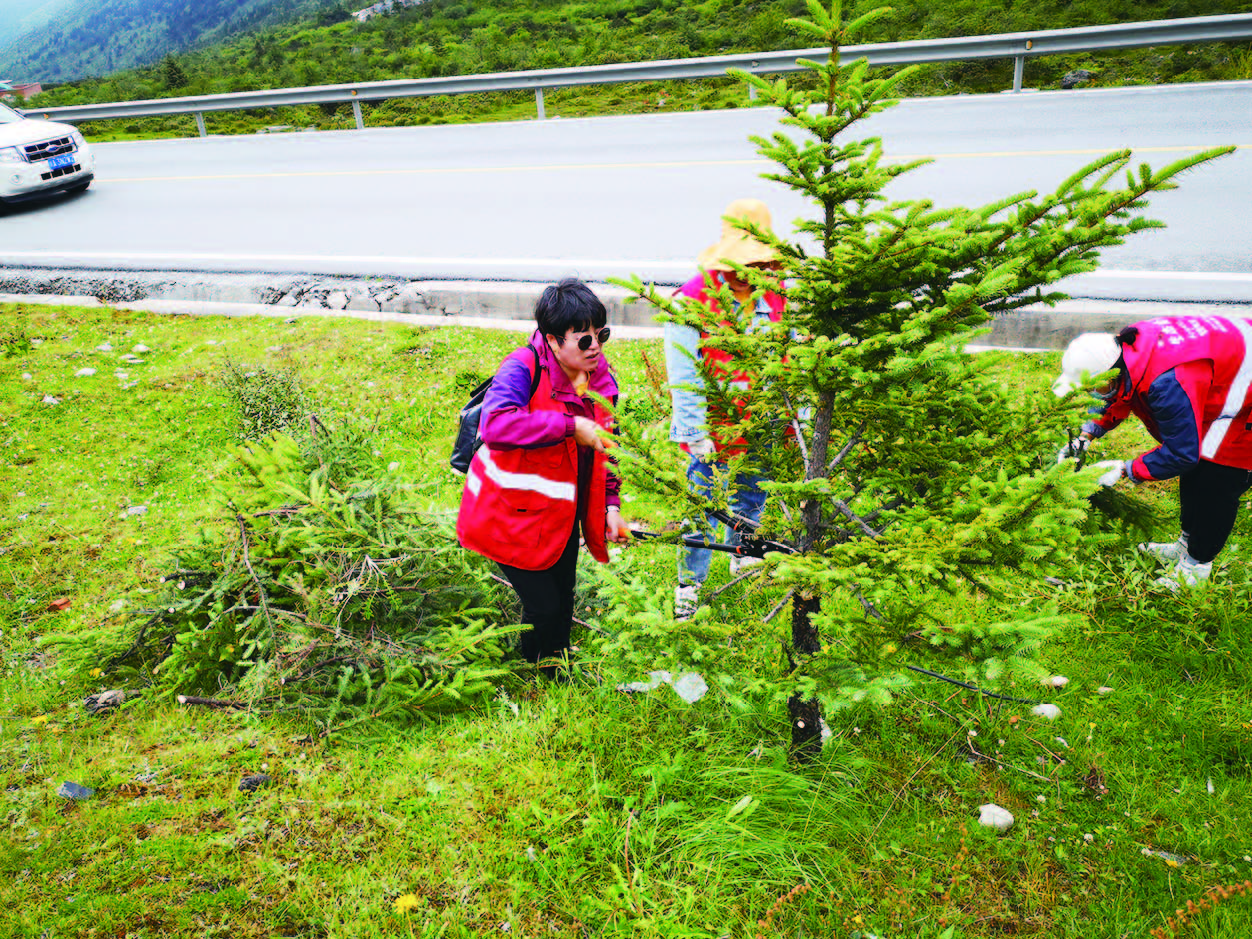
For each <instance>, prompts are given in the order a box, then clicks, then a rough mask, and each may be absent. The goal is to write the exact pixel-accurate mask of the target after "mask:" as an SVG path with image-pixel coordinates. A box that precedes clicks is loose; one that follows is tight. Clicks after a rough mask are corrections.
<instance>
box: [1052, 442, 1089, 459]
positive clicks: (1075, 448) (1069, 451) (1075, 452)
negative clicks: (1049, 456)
mask: <svg viewBox="0 0 1252 939" xmlns="http://www.w3.org/2000/svg"><path fill="white" fill-rule="evenodd" d="M1090 442H1091V441H1089V440H1088V439H1087V438H1086V437H1075V438H1074V439H1073V440H1071V441H1068V442H1067V443H1063V444H1061V449H1059V450H1057V451H1056V462H1058V463H1064V462H1065V461H1066V460H1076V459H1078V458H1079V457H1080V456H1082V454H1083V452H1084V451H1085V450H1086V449H1087V445H1088V444H1089V443H1090Z"/></svg>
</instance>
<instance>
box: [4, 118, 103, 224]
mask: <svg viewBox="0 0 1252 939" xmlns="http://www.w3.org/2000/svg"><path fill="white" fill-rule="evenodd" d="M95 170H96V160H95V157H93V156H92V155H91V148H90V147H88V146H87V141H85V140H83V135H82V134H80V133H79V132H78V131H76V130H75V129H74V128H73V127H71V126H70V125H69V124H57V123H55V122H54V121H39V120H35V119H33V118H27V117H24V116H23V115H21V114H19V113H18V112H17V111H14V110H13V109H12V108H10V107H8V106H6V105H3V104H0V205H3V204H5V203H10V202H22V201H24V200H26V199H37V198H39V197H40V196H43V195H47V194H49V193H53V192H57V191H64V192H82V191H83V190H84V189H86V188H87V187H88V186H90V185H91V181H92V180H93V179H94V178H95V175H96V173H95Z"/></svg>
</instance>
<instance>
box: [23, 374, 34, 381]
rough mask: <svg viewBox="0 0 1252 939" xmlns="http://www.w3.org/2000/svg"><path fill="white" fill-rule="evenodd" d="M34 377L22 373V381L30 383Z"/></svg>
mask: <svg viewBox="0 0 1252 939" xmlns="http://www.w3.org/2000/svg"><path fill="white" fill-rule="evenodd" d="M34 377H35V376H34V375H32V374H31V373H30V372H22V381H30V380H31V379H32V378H34Z"/></svg>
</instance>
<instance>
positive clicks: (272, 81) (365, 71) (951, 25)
mask: <svg viewBox="0 0 1252 939" xmlns="http://www.w3.org/2000/svg"><path fill="white" fill-rule="evenodd" d="M879 5H881V4H880V3H879V0H861V2H858V3H855V4H849V8H850V10H854V11H855V12H861V11H864V10H866V9H871V8H873V7H876V6H879ZM893 7H894V9H895V11H896V12H895V15H894V16H893V17H891V18H890V19H889V20H887V21H885V22H883V23H882V24H880V25H877V26H875V27H874V31H873V32H872V33H871V34H870V35H869V36H868V37H867V39H868V40H870V41H876V42H878V41H895V40H903V39H925V38H936V37H945V36H962V35H977V34H985V33H993V32H1007V31H1016V30H1027V29H1050V28H1059V27H1069V26H1083V25H1096V24H1103V23H1117V22H1130V21H1135V20H1147V19H1157V18H1170V17H1183V16H1196V15H1204V14H1217V13H1233V12H1247V11H1249V10H1252V0H1221V2H1217V3H1214V2H1200V0H1171V2H1164V0H1147V2H1143V3H1136V4H1130V3H1121V2H1110V0H1085V2H1077V3H1062V2H1059V0H1047V2H1040V3H1034V4H1013V5H1011V7H1010V8H1009V9H1006V8H1005V5H1004V4H993V3H988V2H986V0H965V2H961V3H954V4H933V3H926V2H923V0H901V2H897V3H895V4H893ZM803 12H804V5H803V3H802V2H800V0H765V2H762V0H704V2H699V3H680V2H678V0H579V2H560V3H550V4H543V5H536V4H534V3H531V2H523V0H483V2H478V3H475V4H473V5H472V7H471V6H469V5H466V4H464V3H459V2H456V0H430V2H429V3H426V4H423V5H421V6H419V7H416V8H413V9H410V10H406V11H403V12H400V13H397V14H395V15H393V16H388V17H380V18H377V19H374V20H371V21H370V22H368V23H365V24H358V23H340V24H337V25H333V26H326V27H318V26H314V25H312V24H311V23H308V22H306V23H302V24H296V25H292V26H286V27H280V28H276V29H271V30H266V31H263V32H259V33H256V34H252V35H248V36H245V37H241V38H240V39H237V40H234V41H231V42H228V43H224V44H221V45H217V46H213V47H211V48H209V49H206V50H203V51H201V52H197V53H195V54H193V55H190V56H185V57H184V58H183V59H182V68H183V71H184V72H185V73H186V77H187V83H186V84H185V85H180V86H179V87H170V86H169V84H168V82H167V80H166V77H165V74H164V72H163V71H162V70H161V69H159V68H152V69H144V70H136V71H129V72H122V73H119V74H116V75H113V76H109V77H108V78H106V79H104V80H100V81H87V82H80V83H74V84H72V85H67V86H64V87H62V88H57V89H55V90H52V91H49V92H48V93H46V94H44V95H42V96H40V97H39V98H37V99H35V103H34V104H35V106H39V105H43V106H54V105H57V104H74V103H85V102H100V101H119V100H133V99H140V98H153V97H163V96H169V95H194V94H210V93H220V92H234V91H246V90H253V89H260V88H283V87H296V86H304V85H317V84H326V83H328V82H351V81H376V80H385V79H394V78H422V77H437V76H446V75H457V74H466V73H480V72H493V71H514V70H519V69H532V68H553V67H561V66H573V65H595V64H604V63H613V62H628V61H645V60H650V59H664V58H685V57H689V56H695V55H714V54H718V53H724V52H733V51H759V50H767V49H787V48H795V47H797V46H800V47H803V46H807V45H809V44H810V43H809V40H808V39H806V38H804V37H803V36H800V35H798V34H797V33H795V32H794V31H793V30H791V29H790V28H789V27H787V26H786V24H785V20H786V18H787V17H788V16H795V15H799V14H802V13H803ZM1078 67H1082V68H1088V69H1090V70H1093V71H1094V72H1095V73H1096V76H1097V77H1096V79H1095V83H1096V84H1099V85H1104V86H1115V85H1123V84H1150V83H1160V82H1176V81H1204V80H1216V79H1230V78H1248V77H1252V71H1249V70H1250V69H1252V53H1249V52H1248V50H1247V48H1246V46H1244V47H1242V48H1240V47H1234V46H1231V45H1229V44H1215V45H1214V44H1209V45H1202V46H1198V47H1195V48H1187V47H1164V48H1160V49H1140V50H1129V51H1126V52H1122V53H1114V54H1109V55H1106V56H1100V57H1092V56H1087V55H1069V56H1053V57H1048V58H1045V59H1039V60H1033V61H1032V62H1031V63H1030V64H1029V66H1028V68H1027V72H1026V81H1027V84H1028V85H1029V86H1031V87H1036V88H1055V87H1058V86H1059V82H1060V80H1061V77H1062V76H1063V75H1064V74H1065V73H1066V72H1067V71H1069V70H1070V69H1073V68H1078ZM1011 84H1012V62H1011V61H1009V60H1003V61H986V62H956V63H947V64H938V65H933V66H926V67H924V68H922V69H921V70H920V71H919V73H918V74H917V76H916V77H915V78H914V80H913V81H912V82H911V83H910V84H909V86H908V87H906V88H905V89H903V90H904V93H906V94H910V95H917V94H952V93H958V92H967V91H976V92H982V91H1001V90H1003V89H1005V88H1007V87H1011ZM746 103H747V102H746V97H745V94H744V92H743V91H742V89H740V88H738V87H736V86H734V85H732V84H730V83H729V82H727V81H724V80H721V81H707V82H674V83H665V84H652V85H618V86H605V87H601V88H587V89H573V90H567V91H560V92H552V93H550V94H549V95H548V101H547V111H548V114H549V116H553V115H562V116H566V117H573V116H581V115H586V114H604V113H638V112H642V111H656V110H676V109H677V110H683V109H693V108H717V107H735V106H743V105H745V104H746ZM365 113H366V120H367V122H368V123H369V124H370V125H371V126H392V125H411V124H419V123H431V122H433V123H449V122H451V123H455V122H459V121H466V120H499V119H524V118H529V117H533V116H534V113H535V112H534V101H533V98H532V97H531V96H530V95H529V94H510V95H462V96H457V97H454V98H421V99H403V100H393V101H389V102H383V103H380V104H377V105H368V104H367V105H366V106H365ZM207 121H208V128H209V132H210V133H219V134H221V133H240V132H243V133H249V132H252V131H255V130H257V129H259V128H262V127H265V126H266V125H273V124H291V125H295V126H302V127H309V126H312V127H319V128H323V129H341V128H347V127H351V126H353V123H352V116H351V110H350V108H348V107H347V106H343V107H340V108H338V109H334V108H330V109H322V108H318V107H307V108H282V109H276V110H273V111H267V112H260V113H255V114H243V113H239V112H225V113H220V114H209V115H207ZM84 129H85V131H86V132H88V133H89V134H90V135H91V136H93V137H95V138H97V139H124V138H126V137H136V136H140V137H143V136H171V135H189V134H192V133H195V125H194V122H193V121H192V119H191V117H190V116H186V117H169V118H159V119H158V118H154V119H149V120H146V121H125V122H123V121H105V122H97V123H95V124H91V125H88V126H85V128H84Z"/></svg>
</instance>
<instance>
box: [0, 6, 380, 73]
mask: <svg viewBox="0 0 1252 939" xmlns="http://www.w3.org/2000/svg"><path fill="white" fill-rule="evenodd" d="M364 5H366V4H364V3H362V6H364ZM339 6H341V3H340V0H44V2H39V0H26V2H18V0H0V76H3V77H5V78H14V79H17V80H21V81H38V82H49V81H65V80H67V79H74V78H83V77H86V76H93V75H106V74H108V73H110V72H115V71H118V70H120V69H127V68H135V67H137V66H142V65H148V64H151V63H153V62H156V61H157V60H159V59H160V58H161V57H162V56H164V55H166V54H168V53H174V54H178V53H182V52H185V51H186V50H188V49H191V48H195V47H196V46H201V45H204V44H206V43H212V42H217V41H220V40H222V39H225V38H227V37H229V36H232V35H234V34H237V33H241V32H247V31H250V30H255V29H259V28H262V27H265V26H269V25H273V24H275V23H279V22H283V21H288V20H293V19H296V18H298V17H300V16H304V15H308V14H310V13H315V12H316V11H318V10H324V9H328V8H338V7H339Z"/></svg>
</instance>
